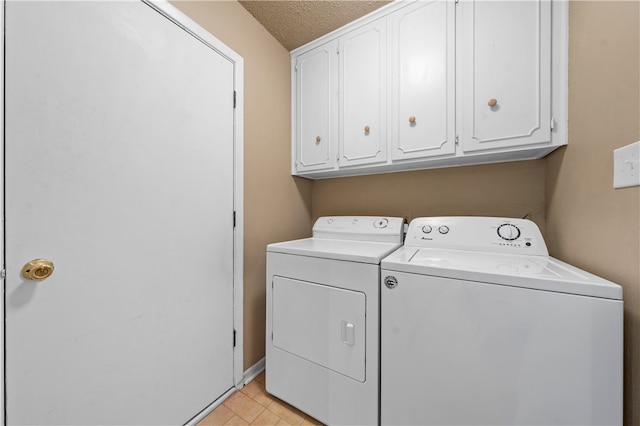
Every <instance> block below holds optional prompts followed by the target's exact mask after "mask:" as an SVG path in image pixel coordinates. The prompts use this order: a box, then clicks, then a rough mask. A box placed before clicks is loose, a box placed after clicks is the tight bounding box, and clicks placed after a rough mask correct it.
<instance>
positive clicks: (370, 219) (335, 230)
mask: <svg viewBox="0 0 640 426" xmlns="http://www.w3.org/2000/svg"><path fill="white" fill-rule="evenodd" d="M403 224H404V219H403V218H401V217H386V216H323V217H319V218H318V220H316V223H315V224H314V225H313V237H314V238H330V239H336V240H358V241H377V242H385V243H401V242H402V236H403Z"/></svg>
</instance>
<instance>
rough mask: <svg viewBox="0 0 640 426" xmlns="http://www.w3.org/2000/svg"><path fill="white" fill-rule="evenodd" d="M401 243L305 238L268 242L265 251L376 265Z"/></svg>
mask: <svg viewBox="0 0 640 426" xmlns="http://www.w3.org/2000/svg"><path fill="white" fill-rule="evenodd" d="M401 245H402V244H401V243H381V242H375V241H353V240H332V239H324V238H305V239H302V240H293V241H287V242H284V243H274V244H269V245H268V246H267V252H271V253H285V254H294V255H298V256H308V257H320V258H324V259H336V260H346V261H350V262H360V263H372V264H376V265H378V264H380V261H381V260H382V258H383V257H385V256H387V255H388V254H389V253H391V252H393V251H394V250H396V249H397V248H398V247H400V246H401Z"/></svg>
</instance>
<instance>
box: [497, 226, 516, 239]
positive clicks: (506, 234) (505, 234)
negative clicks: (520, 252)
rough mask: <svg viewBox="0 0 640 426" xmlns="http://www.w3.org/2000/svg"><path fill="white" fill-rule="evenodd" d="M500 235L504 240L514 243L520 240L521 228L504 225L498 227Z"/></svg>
mask: <svg viewBox="0 0 640 426" xmlns="http://www.w3.org/2000/svg"><path fill="white" fill-rule="evenodd" d="M498 235H499V236H500V238H502V239H503V240H507V241H513V240H517V239H518V238H520V228H518V227H517V226H515V225H512V224H510V223H503V224H502V225H500V226H498Z"/></svg>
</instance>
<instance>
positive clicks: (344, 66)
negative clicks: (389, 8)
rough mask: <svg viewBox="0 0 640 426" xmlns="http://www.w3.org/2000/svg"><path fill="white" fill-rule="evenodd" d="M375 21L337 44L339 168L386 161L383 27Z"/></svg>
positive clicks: (384, 27)
mask: <svg viewBox="0 0 640 426" xmlns="http://www.w3.org/2000/svg"><path fill="white" fill-rule="evenodd" d="M386 22H387V21H386V20H385V19H382V20H378V21H375V22H372V23H371V24H368V25H365V26H363V27H361V28H358V29H357V30H354V31H352V32H350V33H348V34H346V35H344V36H343V37H342V38H340V40H339V47H340V60H339V63H340V72H339V73H340V167H345V166H355V165H358V164H375V163H380V162H385V161H386V160H387V142H386V141H387V134H386V131H387V130H386V121H387V118H386V108H387V92H386V87H387V72H386V71H387V42H386V40H387V27H386Z"/></svg>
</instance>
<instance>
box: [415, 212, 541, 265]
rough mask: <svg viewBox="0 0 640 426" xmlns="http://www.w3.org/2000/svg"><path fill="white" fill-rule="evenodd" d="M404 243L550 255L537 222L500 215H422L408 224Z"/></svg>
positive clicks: (444, 247)
mask: <svg viewBox="0 0 640 426" xmlns="http://www.w3.org/2000/svg"><path fill="white" fill-rule="evenodd" d="M405 246H411V247H428V248H442V249H456V250H471V251H489V252H501V253H513V254H528V255H540V256H548V255H549V253H548V251H547V246H546V244H545V242H544V239H543V238H542V234H541V232H540V229H539V228H538V225H536V224H535V223H534V222H532V221H530V220H527V219H512V218H499V217H472V216H444V217H419V218H415V219H413V220H412V221H411V223H410V224H409V230H408V232H407V237H406V240H405Z"/></svg>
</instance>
